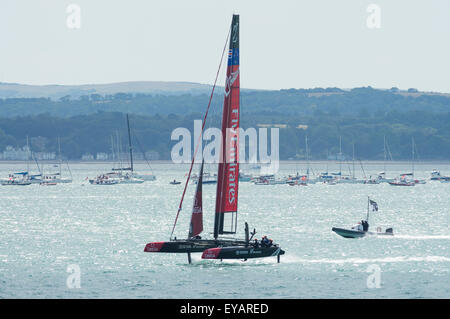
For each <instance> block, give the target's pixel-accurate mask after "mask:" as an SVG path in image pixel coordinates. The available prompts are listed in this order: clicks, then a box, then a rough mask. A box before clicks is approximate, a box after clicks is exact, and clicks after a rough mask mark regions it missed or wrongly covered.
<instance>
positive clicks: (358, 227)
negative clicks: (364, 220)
mask: <svg viewBox="0 0 450 319" xmlns="http://www.w3.org/2000/svg"><path fill="white" fill-rule="evenodd" d="M352 229H353V230H357V231H364V228H363V225H362V224H361V222H359V223H358V224H356V225H355V226H353V227H352Z"/></svg>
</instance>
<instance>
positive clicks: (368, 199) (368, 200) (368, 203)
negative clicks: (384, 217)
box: [366, 196, 370, 222]
mask: <svg viewBox="0 0 450 319" xmlns="http://www.w3.org/2000/svg"><path fill="white" fill-rule="evenodd" d="M369 205H370V198H369V196H367V218H366V221H367V222H369Z"/></svg>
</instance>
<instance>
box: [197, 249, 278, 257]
mask: <svg viewBox="0 0 450 319" xmlns="http://www.w3.org/2000/svg"><path fill="white" fill-rule="evenodd" d="M280 255H284V250H282V249H281V248H280V247H278V246H272V247H252V246H249V247H245V246H240V247H218V248H211V249H207V250H205V251H204V252H203V255H202V259H244V260H246V259H251V258H264V257H278V256H280Z"/></svg>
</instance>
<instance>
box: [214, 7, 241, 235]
mask: <svg viewBox="0 0 450 319" xmlns="http://www.w3.org/2000/svg"><path fill="white" fill-rule="evenodd" d="M239 81H240V74H239V15H233V20H232V22H231V37H230V44H229V51H228V68H227V78H226V82H225V97H224V102H223V115H222V140H221V148H220V157H219V159H220V160H219V167H218V173H217V192H216V213H215V218H214V238H215V239H217V237H218V236H219V235H221V234H235V233H236V228H237V203H238V186H239V117H240V114H239V113H240V109H239V98H240V92H239V91H240V89H239V87H240V85H239ZM228 213H231V226H230V228H229V229H228V230H224V219H225V218H224V217H225V214H228ZM227 227H228V226H227Z"/></svg>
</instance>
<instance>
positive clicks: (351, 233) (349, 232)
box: [331, 227, 394, 238]
mask: <svg viewBox="0 0 450 319" xmlns="http://www.w3.org/2000/svg"><path fill="white" fill-rule="evenodd" d="M331 230H332V231H334V232H335V233H336V234H338V235H340V236H342V237H344V238H361V237H365V236H370V235H375V236H393V235H394V233H393V232H370V231H367V232H364V231H359V230H353V229H345V228H337V227H333V228H332V229H331Z"/></svg>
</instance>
